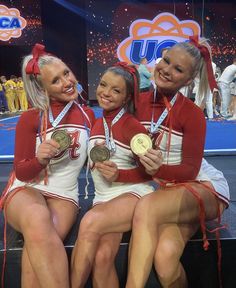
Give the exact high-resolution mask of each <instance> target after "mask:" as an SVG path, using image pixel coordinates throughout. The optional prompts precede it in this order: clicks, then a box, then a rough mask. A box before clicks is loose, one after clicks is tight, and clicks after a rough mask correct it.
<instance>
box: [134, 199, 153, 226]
mask: <svg viewBox="0 0 236 288" xmlns="http://www.w3.org/2000/svg"><path fill="white" fill-rule="evenodd" d="M148 196H149V195H147V196H145V197H143V198H141V199H140V200H139V201H138V203H137V205H136V207H135V211H134V216H133V224H132V227H133V229H135V228H136V227H139V226H140V225H143V224H144V223H146V222H147V221H148V220H149V219H150V218H151V219H152V220H154V218H153V217H152V212H151V209H152V206H151V203H152V201H151V198H150V197H148Z"/></svg>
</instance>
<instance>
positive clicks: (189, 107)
mask: <svg viewBox="0 0 236 288" xmlns="http://www.w3.org/2000/svg"><path fill="white" fill-rule="evenodd" d="M176 109H177V110H178V117H179V119H181V120H182V121H184V122H185V121H186V120H187V122H188V123H196V125H198V124H199V123H201V125H204V126H205V124H204V123H205V122H206V120H205V116H204V113H203V111H202V109H201V108H200V107H198V106H197V105H196V104H195V103H194V102H193V101H192V100H190V99H188V98H187V97H184V96H183V95H181V94H179V95H178V99H177V103H176Z"/></svg>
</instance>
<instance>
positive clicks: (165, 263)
mask: <svg viewBox="0 0 236 288" xmlns="http://www.w3.org/2000/svg"><path fill="white" fill-rule="evenodd" d="M182 253H183V248H182V247H181V246H180V245H178V244H177V243H173V242H172V241H168V240H166V239H165V241H164V242H163V243H159V245H158V249H157V251H156V254H155V258H154V266H155V269H156V272H157V274H158V277H159V279H160V280H161V283H171V281H172V280H173V277H174V276H175V275H176V273H177V269H178V267H179V261H180V257H181V255H182Z"/></svg>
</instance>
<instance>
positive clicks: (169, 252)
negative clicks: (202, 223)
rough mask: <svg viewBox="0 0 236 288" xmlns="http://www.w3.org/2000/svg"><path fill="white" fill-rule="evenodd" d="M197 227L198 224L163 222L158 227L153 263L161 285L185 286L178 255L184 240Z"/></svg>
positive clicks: (181, 287) (190, 235)
mask: <svg viewBox="0 0 236 288" xmlns="http://www.w3.org/2000/svg"><path fill="white" fill-rule="evenodd" d="M197 228H198V224H196V225H194V224H193V225H187V224H186V225H177V224H163V225H161V226H160V227H159V229H158V240H157V241H158V242H157V249H156V252H155V256H154V265H155V269H156V272H157V274H158V278H159V281H160V282H161V284H162V287H172V288H174V287H175V288H178V287H180V288H186V287H187V278H186V275H185V271H184V269H183V267H182V264H181V263H180V257H181V255H182V253H183V250H184V247H185V245H186V242H187V241H188V240H189V239H190V238H191V237H192V235H193V234H194V233H195V232H196V230H197Z"/></svg>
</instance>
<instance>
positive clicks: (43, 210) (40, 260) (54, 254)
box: [6, 189, 76, 288]
mask: <svg viewBox="0 0 236 288" xmlns="http://www.w3.org/2000/svg"><path fill="white" fill-rule="evenodd" d="M56 201H60V202H63V204H62V205H61V206H62V207H66V206H67V205H66V204H65V203H64V202H68V201H62V200H56ZM70 205H73V204H71V203H70ZM70 205H69V206H70ZM73 206H74V205H73ZM72 209H73V208H72V207H71V206H70V207H68V208H67V210H68V213H69V215H70V213H71V211H73V210H72ZM74 209H76V208H75V206H74ZM74 211H75V210H74ZM6 212H7V219H8V222H9V224H10V225H11V226H12V227H13V228H15V229H16V230H17V231H19V232H21V233H22V234H23V237H24V241H25V245H24V253H23V258H22V261H23V270H22V273H24V275H23V276H22V281H23V283H22V287H24V288H25V287H35V285H36V287H37V285H39V287H52V288H53V287H63V288H65V287H69V273H68V259H67V255H66V252H65V249H64V245H63V243H62V241H61V238H60V236H59V233H58V232H57V231H56V230H55V225H54V222H53V221H52V219H53V217H52V216H53V214H52V211H50V209H49V208H48V205H47V202H46V201H45V199H44V197H43V196H42V195H41V194H40V193H39V192H38V191H37V190H35V189H27V190H24V191H20V192H18V193H17V194H16V195H15V196H14V197H13V198H12V200H11V201H10V203H9V205H8V206H7V209H6ZM59 213H62V214H63V213H64V212H61V211H60V212H59ZM75 215H76V214H75ZM62 218H63V219H64V220H63V223H65V222H67V224H65V225H62V226H66V225H68V226H70V227H71V225H72V224H69V223H71V222H72V220H69V218H71V216H69V218H67V215H64V214H63V217H62ZM72 218H73V220H74V216H73V217H72ZM63 229H64V228H63ZM68 230H69V227H68V228H67V232H68ZM26 253H27V254H26ZM58 259H60V261H58ZM24 261H25V262H24ZM30 264H31V265H32V270H31V269H30ZM30 270H31V272H32V271H34V273H35V275H34V274H32V273H33V272H32V273H31V272H30ZM26 272H27V273H26ZM36 279H38V282H36ZM34 282H35V285H34V284H32V285H33V286H29V285H28V284H29V283H34Z"/></svg>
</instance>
